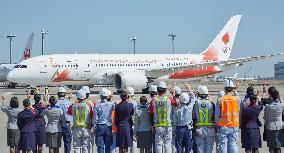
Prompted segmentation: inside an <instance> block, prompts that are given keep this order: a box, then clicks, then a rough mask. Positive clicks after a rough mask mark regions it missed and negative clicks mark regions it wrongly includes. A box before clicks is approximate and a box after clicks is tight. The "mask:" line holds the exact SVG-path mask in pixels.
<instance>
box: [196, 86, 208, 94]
mask: <svg viewBox="0 0 284 153" xmlns="http://www.w3.org/2000/svg"><path fill="white" fill-rule="evenodd" d="M198 91H199V94H201V95H208V93H209V92H208V89H207V87H206V86H199V87H198Z"/></svg>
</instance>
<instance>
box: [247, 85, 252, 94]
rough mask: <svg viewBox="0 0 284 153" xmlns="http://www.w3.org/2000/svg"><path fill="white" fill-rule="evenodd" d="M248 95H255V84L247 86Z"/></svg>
mask: <svg viewBox="0 0 284 153" xmlns="http://www.w3.org/2000/svg"><path fill="white" fill-rule="evenodd" d="M246 93H247V95H253V94H254V88H253V86H249V87H248V88H247V91H246Z"/></svg>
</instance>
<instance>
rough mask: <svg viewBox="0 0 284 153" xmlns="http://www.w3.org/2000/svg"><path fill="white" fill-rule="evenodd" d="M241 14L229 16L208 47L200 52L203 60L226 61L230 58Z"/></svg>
mask: <svg viewBox="0 0 284 153" xmlns="http://www.w3.org/2000/svg"><path fill="white" fill-rule="evenodd" d="M240 20H241V15H236V16H233V17H231V18H230V20H229V21H228V22H227V23H226V25H225V26H224V27H223V29H222V30H221V31H220V32H219V34H218V35H217V36H216V38H215V39H214V40H213V42H212V43H211V44H210V45H209V47H208V48H207V49H206V50H205V51H204V52H202V53H201V54H202V55H204V58H203V60H205V61H209V60H216V61H226V60H228V59H229V58H230V55H231V50H232V48H233V45H234V40H235V37H236V33H237V31H238V26H239V23H240Z"/></svg>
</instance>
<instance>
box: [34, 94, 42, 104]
mask: <svg viewBox="0 0 284 153" xmlns="http://www.w3.org/2000/svg"><path fill="white" fill-rule="evenodd" d="M34 100H35V102H40V100H41V95H40V94H35V95H34Z"/></svg>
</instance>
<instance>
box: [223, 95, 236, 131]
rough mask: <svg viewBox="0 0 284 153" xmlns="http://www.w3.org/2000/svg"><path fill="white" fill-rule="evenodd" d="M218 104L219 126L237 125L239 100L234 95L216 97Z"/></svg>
mask: <svg viewBox="0 0 284 153" xmlns="http://www.w3.org/2000/svg"><path fill="white" fill-rule="evenodd" d="M218 103H219V105H220V117H219V121H218V125H219V126H228V127H237V126H239V102H238V98H237V97H235V96H223V97H221V98H219V99H218Z"/></svg>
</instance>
